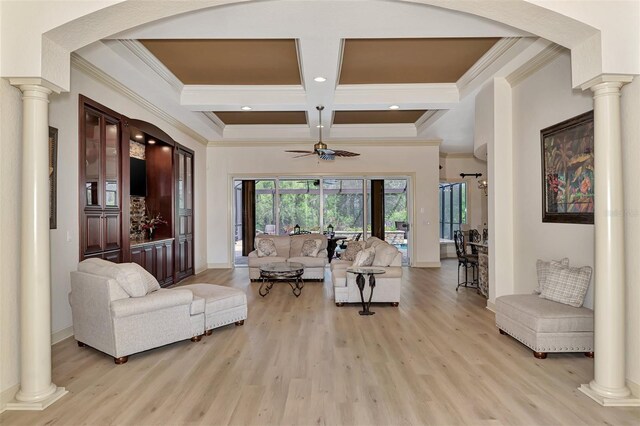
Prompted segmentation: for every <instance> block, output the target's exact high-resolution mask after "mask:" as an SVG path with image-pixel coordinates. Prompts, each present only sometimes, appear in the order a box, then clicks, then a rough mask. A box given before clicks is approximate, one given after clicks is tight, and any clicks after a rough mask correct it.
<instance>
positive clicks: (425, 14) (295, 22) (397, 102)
mask: <svg viewBox="0 0 640 426" xmlns="http://www.w3.org/2000/svg"><path fill="white" fill-rule="evenodd" d="M535 43H536V39H534V38H530V37H529V34H526V33H523V32H521V31H519V30H515V29H513V28H510V27H507V26H505V25H502V24H498V23H495V22H492V21H489V20H484V19H481V18H478V17H475V16H470V15H465V14H462V13H458V12H453V11H449V10H443V9H439V8H437V7H429V6H424V5H418V4H413V3H408V2H367V6H366V7H362V2H360V1H351V0H343V1H332V0H327V1H305V2H291V1H279V0H275V1H265V2H251V3H246V4H238V5H233V6H224V7H218V8H211V9H205V10H201V11H198V12H194V13H189V14H184V15H180V16H176V17H173V18H169V19H164V20H161V21H157V22H154V23H150V24H146V25H143V26H141V27H139V28H135V29H133V30H129V31H127V32H125V33H121V34H116V35H114V36H113V37H111V38H110V39H106V40H103V41H101V42H98V43H95V44H94V45H91V46H88V47H86V48H83V49H81V50H80V51H78V52H77V53H76V55H78V56H80V57H82V60H83V61H86V62H87V63H90V64H91V66H94V67H96V68H98V69H100V70H101V71H102V72H105V73H107V74H108V75H110V76H112V77H113V78H115V79H117V80H118V81H119V82H121V83H122V84H124V85H126V86H127V87H129V88H130V89H131V90H132V91H135V92H136V93H139V94H140V95H141V96H142V97H144V99H145V100H146V101H148V102H150V103H151V104H153V105H154V106H155V107H157V108H159V109H162V110H163V111H165V112H166V113H167V114H170V115H171V116H172V117H174V118H175V119H176V120H179V121H181V122H183V123H185V124H186V125H188V126H189V127H190V128H191V129H192V130H193V131H194V132H197V133H199V134H201V135H202V136H203V137H204V138H205V139H207V140H208V141H211V142H214V143H215V142H229V143H232V142H233V141H241V142H250V141H255V142H256V143H259V142H260V141H278V142H282V143H289V142H291V143H292V142H303V141H313V140H316V139H317V138H318V114H317V111H316V106H317V105H324V106H325V109H324V111H323V112H322V123H323V124H324V132H323V137H324V138H326V139H327V140H333V141H336V142H341V141H344V142H348V141H351V140H353V141H359V142H360V143H362V142H365V141H370V142H371V143H379V142H383V141H387V140H393V141H399V140H414V141H420V140H427V139H431V140H433V139H439V138H441V139H443V140H442V145H443V150H445V151H450V152H460V151H466V152H469V151H470V149H472V146H473V135H472V133H471V134H470V133H469V131H468V129H471V131H472V125H471V126H469V125H468V124H469V123H470V120H471V124H472V120H473V108H468V107H467V106H465V107H464V108H462V107H461V105H463V104H464V105H469V104H471V105H473V102H472V98H473V96H475V93H477V91H478V89H479V88H480V87H481V86H482V85H483V84H484V83H485V82H486V81H487V80H488V79H491V78H492V77H493V76H494V75H497V74H496V73H497V72H499V70H501V69H503V68H505V66H507V65H508V64H510V63H511V62H513V61H514V60H515V59H518V60H520V58H521V57H522V58H524V56H526V55H529V56H534V55H535V54H536V53H539V51H540V50H542V49H543V48H544V45H543V46H542V47H540V48H537V47H536V44H535ZM534 47H536V49H538V51H537V52H534V50H535V49H533V48H534ZM469 99H471V101H469ZM458 109H459V111H460V112H459V113H457V114H455V115H456V120H455V121H453V122H452V125H453V126H455V127H456V128H459V129H465V131H464V132H463V133H460V132H448V133H447V132H444V133H442V134H443V135H446V136H447V137H446V140H445V137H444V136H440V130H438V131H437V132H436V131H432V129H436V128H438V127H437V126H434V124H435V123H436V122H438V121H439V120H441V119H442V117H446V116H447V115H448V114H450V113H452V112H454V111H456V110H458ZM245 110H246V111H245ZM438 129H439V128H438Z"/></svg>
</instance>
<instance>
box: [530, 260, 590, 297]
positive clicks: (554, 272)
mask: <svg viewBox="0 0 640 426" xmlns="http://www.w3.org/2000/svg"><path fill="white" fill-rule="evenodd" d="M591 272H592V269H591V267H590V266H583V267H581V268H572V267H570V266H563V265H561V264H560V263H558V262H552V263H551V265H550V266H549V275H548V276H547V283H546V285H545V286H544V287H543V288H542V293H540V297H542V298H543V299H549V300H553V301H554V302H560V303H564V304H565V305H570V306H573V307H576V308H579V307H580V306H582V304H583V303H584V296H585V295H586V294H587V290H588V289H589V282H590V281H591Z"/></svg>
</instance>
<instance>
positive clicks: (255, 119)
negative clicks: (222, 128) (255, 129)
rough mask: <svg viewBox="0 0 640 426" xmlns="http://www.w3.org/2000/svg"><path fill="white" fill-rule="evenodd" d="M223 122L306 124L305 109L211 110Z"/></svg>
mask: <svg viewBox="0 0 640 426" xmlns="http://www.w3.org/2000/svg"><path fill="white" fill-rule="evenodd" d="M213 113H214V114H215V115H217V116H218V118H219V119H220V120H222V122H223V123H224V124H231V125H233V124H307V114H306V112H305V111H242V112H235V111H231V112H229V111H224V112H223V111H220V112H215V111H214V112H213Z"/></svg>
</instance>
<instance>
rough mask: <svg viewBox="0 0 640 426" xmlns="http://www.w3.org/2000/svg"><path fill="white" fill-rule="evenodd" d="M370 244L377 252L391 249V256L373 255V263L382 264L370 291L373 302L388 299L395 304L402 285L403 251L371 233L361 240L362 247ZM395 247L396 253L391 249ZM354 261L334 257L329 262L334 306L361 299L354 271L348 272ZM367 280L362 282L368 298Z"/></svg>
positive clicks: (375, 264) (375, 265)
mask: <svg viewBox="0 0 640 426" xmlns="http://www.w3.org/2000/svg"><path fill="white" fill-rule="evenodd" d="M369 247H373V248H374V250H375V251H376V253H377V254H380V253H382V251H383V250H385V251H387V253H389V252H391V254H392V255H391V256H384V257H385V258H386V259H382V258H381V257H380V256H376V258H375V259H374V262H373V265H371V266H373V267H376V268H382V269H384V270H385V273H384V274H381V275H376V287H375V289H374V291H373V298H372V299H371V301H372V302H374V303H391V304H392V305H393V306H398V304H399V303H400V289H401V287H402V253H401V252H400V251H399V250H398V249H397V248H395V247H394V246H392V245H391V244H388V243H387V242H385V241H383V240H381V239H379V238H376V237H370V238H368V239H367V240H366V241H364V248H369ZM394 250H395V253H394V252H393V251H394ZM376 259H377V261H376ZM352 264H353V261H351V260H340V259H336V260H333V261H332V262H331V281H332V282H333V293H334V299H335V302H336V305H337V306H342V305H343V304H345V303H360V290H359V289H358V286H357V284H356V275H355V274H352V273H349V272H347V269H348V268H349V267H351V266H352ZM369 293H370V289H369V284H368V281H367V285H366V286H365V290H364V296H365V298H366V300H368V299H369Z"/></svg>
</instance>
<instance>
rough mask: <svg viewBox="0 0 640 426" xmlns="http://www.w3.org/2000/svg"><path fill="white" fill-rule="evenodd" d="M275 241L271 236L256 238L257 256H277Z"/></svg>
mask: <svg viewBox="0 0 640 426" xmlns="http://www.w3.org/2000/svg"><path fill="white" fill-rule="evenodd" d="M277 255H278V252H277V251H276V243H275V242H274V241H273V240H272V239H271V238H260V239H259V240H258V257H274V256H277Z"/></svg>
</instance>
